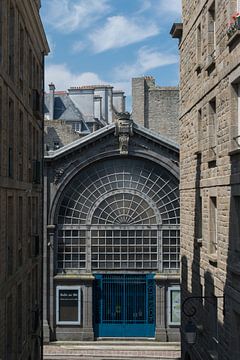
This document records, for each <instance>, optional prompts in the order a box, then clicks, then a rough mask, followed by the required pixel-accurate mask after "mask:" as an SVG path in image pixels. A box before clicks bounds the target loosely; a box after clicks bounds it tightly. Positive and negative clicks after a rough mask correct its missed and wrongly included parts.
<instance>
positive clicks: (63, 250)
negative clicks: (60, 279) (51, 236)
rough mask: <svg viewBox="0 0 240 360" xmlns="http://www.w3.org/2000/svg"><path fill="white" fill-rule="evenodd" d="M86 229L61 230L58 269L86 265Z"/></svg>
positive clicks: (80, 267) (78, 267)
mask: <svg viewBox="0 0 240 360" xmlns="http://www.w3.org/2000/svg"><path fill="white" fill-rule="evenodd" d="M85 233H86V231H84V230H59V231H58V249H57V269H58V271H59V272H61V270H62V271H63V270H64V269H82V268H85V267H86V235H85Z"/></svg>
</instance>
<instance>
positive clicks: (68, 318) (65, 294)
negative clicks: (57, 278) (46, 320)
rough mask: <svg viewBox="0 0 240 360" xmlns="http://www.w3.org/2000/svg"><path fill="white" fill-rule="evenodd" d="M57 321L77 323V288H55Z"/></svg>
mask: <svg viewBox="0 0 240 360" xmlns="http://www.w3.org/2000/svg"><path fill="white" fill-rule="evenodd" d="M57 295H58V296H57V300H58V303H57V308H58V309H57V313H58V314H57V315H58V318H57V320H58V323H59V324H60V323H79V321H80V316H79V314H80V298H79V297H80V291H79V288H67V287H60V286H59V287H58V288H57Z"/></svg>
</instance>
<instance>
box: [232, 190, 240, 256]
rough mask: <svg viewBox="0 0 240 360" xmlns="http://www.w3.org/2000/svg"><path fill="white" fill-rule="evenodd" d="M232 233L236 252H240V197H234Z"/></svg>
mask: <svg viewBox="0 0 240 360" xmlns="http://www.w3.org/2000/svg"><path fill="white" fill-rule="evenodd" d="M233 209H234V212H233V216H232V231H233V235H234V236H233V239H232V240H233V244H234V250H235V251H239V252H240V196H234V197H233Z"/></svg>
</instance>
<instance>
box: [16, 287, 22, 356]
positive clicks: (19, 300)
mask: <svg viewBox="0 0 240 360" xmlns="http://www.w3.org/2000/svg"><path fill="white" fill-rule="evenodd" d="M22 304H23V302H22V284H20V285H18V288H17V348H18V353H21V352H22V339H23V334H22V332H23V321H22V313H23V306H22Z"/></svg>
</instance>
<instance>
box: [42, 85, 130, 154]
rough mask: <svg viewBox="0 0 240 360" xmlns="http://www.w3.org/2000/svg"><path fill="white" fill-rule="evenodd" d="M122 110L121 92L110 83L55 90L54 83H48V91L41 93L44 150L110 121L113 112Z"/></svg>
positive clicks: (111, 120) (122, 96)
mask: <svg viewBox="0 0 240 360" xmlns="http://www.w3.org/2000/svg"><path fill="white" fill-rule="evenodd" d="M123 111H125V95H124V92H123V91H118V90H114V89H113V87H112V86H110V85H87V86H86V85H85V86H79V87H71V88H70V89H68V91H55V86H54V84H50V85H49V93H47V94H45V107H44V113H45V115H44V116H45V120H46V122H45V139H44V142H45V146H46V148H47V149H48V150H51V149H52V150H54V149H56V148H57V147H61V146H64V145H66V144H68V143H70V142H71V141H74V140H76V139H77V138H79V137H80V136H81V137H82V136H84V135H87V134H90V133H91V132H93V131H96V130H97V129H100V128H102V127H103V126H106V125H107V124H111V123H112V122H113V118H114V112H123ZM70 127H71V128H72V131H71V129H70Z"/></svg>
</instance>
